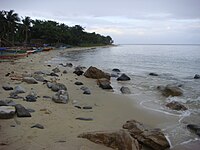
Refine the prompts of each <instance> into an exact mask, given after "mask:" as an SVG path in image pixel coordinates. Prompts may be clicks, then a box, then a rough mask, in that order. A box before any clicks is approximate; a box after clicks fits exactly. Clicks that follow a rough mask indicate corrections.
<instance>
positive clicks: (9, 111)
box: [0, 106, 16, 119]
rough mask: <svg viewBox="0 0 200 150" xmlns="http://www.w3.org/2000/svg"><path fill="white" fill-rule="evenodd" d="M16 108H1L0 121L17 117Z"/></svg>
mask: <svg viewBox="0 0 200 150" xmlns="http://www.w3.org/2000/svg"><path fill="white" fill-rule="evenodd" d="M15 111H16V110H15V107H14V106H0V119H10V118H13V117H14V115H15Z"/></svg>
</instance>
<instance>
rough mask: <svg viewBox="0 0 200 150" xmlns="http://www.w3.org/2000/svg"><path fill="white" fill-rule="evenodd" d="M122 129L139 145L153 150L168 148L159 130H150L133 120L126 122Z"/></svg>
mask: <svg viewBox="0 0 200 150" xmlns="http://www.w3.org/2000/svg"><path fill="white" fill-rule="evenodd" d="M123 128H124V129H127V130H128V132H129V133H130V135H131V136H132V137H133V138H135V139H137V140H138V141H139V142H140V143H142V144H144V145H146V146H148V147H150V148H152V149H154V150H165V149H167V148H169V147H170V145H169V142H168V141H167V139H166V137H165V136H164V134H163V133H162V132H161V130H160V129H150V128H148V127H146V126H144V125H143V124H142V123H140V122H137V121H135V120H130V121H127V122H126V123H125V124H124V125H123Z"/></svg>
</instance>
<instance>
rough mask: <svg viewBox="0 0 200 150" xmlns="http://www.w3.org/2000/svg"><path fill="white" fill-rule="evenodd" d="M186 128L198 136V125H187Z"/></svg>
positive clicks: (199, 134) (199, 129) (199, 128)
mask: <svg viewBox="0 0 200 150" xmlns="http://www.w3.org/2000/svg"><path fill="white" fill-rule="evenodd" d="M187 128H188V129H190V130H191V131H193V132H194V133H195V134H196V135H198V136H200V125H196V124H188V125H187Z"/></svg>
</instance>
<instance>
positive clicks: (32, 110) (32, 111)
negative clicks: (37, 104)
mask: <svg viewBox="0 0 200 150" xmlns="http://www.w3.org/2000/svg"><path fill="white" fill-rule="evenodd" d="M26 110H28V112H30V113H34V112H35V110H34V109H31V108H27V109H26Z"/></svg>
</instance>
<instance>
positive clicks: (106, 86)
mask: <svg viewBox="0 0 200 150" xmlns="http://www.w3.org/2000/svg"><path fill="white" fill-rule="evenodd" d="M110 84H111V83H110V80H108V79H106V78H101V79H97V85H99V87H100V88H102V89H107V90H109V89H113V88H112V86H111V85H110Z"/></svg>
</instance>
